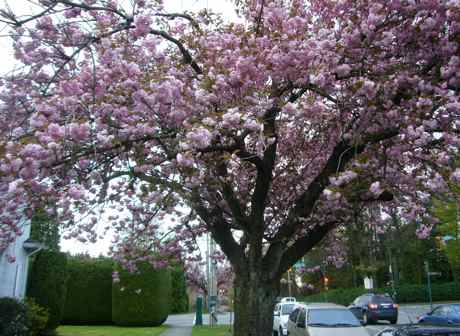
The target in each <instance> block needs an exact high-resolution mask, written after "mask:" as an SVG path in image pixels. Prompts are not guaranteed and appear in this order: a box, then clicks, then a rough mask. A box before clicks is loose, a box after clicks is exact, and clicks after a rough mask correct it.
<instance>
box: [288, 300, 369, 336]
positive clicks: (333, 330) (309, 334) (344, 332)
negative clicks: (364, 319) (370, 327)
mask: <svg viewBox="0 0 460 336" xmlns="http://www.w3.org/2000/svg"><path fill="white" fill-rule="evenodd" d="M287 331H288V335H289V336H331V335H332V336H369V334H368V332H367V331H366V329H365V328H364V327H363V326H362V325H361V323H360V322H359V321H358V319H357V318H356V317H355V316H354V315H353V314H352V313H351V312H350V311H349V310H348V309H347V307H344V306H340V305H336V304H332V303H309V304H308V305H297V306H296V307H295V308H294V310H293V311H292V313H291V314H290V315H289V320H288V323H287Z"/></svg>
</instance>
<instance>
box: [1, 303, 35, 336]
mask: <svg viewBox="0 0 460 336" xmlns="http://www.w3.org/2000/svg"><path fill="white" fill-rule="evenodd" d="M28 325H29V320H28V315H27V307H26V305H25V304H24V303H23V302H21V301H18V300H16V299H12V298H6V297H4V298H0V335H1V336H27V335H28V333H29V328H28Z"/></svg>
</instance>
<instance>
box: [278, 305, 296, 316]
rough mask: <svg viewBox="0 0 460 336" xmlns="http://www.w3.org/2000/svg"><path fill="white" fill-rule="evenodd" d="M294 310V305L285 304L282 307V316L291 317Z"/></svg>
mask: <svg viewBox="0 0 460 336" xmlns="http://www.w3.org/2000/svg"><path fill="white" fill-rule="evenodd" d="M293 309H294V304H285V305H282V306H281V315H289V314H290V313H291V312H292V310H293Z"/></svg>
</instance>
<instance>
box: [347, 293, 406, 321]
mask: <svg viewBox="0 0 460 336" xmlns="http://www.w3.org/2000/svg"><path fill="white" fill-rule="evenodd" d="M348 309H350V310H351V312H352V313H353V314H355V316H356V317H357V318H358V319H359V320H361V321H362V323H363V324H364V325H366V324H369V323H373V322H377V321H378V320H385V321H389V322H390V323H391V324H395V323H396V322H397V321H398V305H397V304H395V303H394V302H393V300H392V299H391V297H390V296H387V295H379V294H364V295H361V296H358V297H357V298H356V299H355V300H354V301H353V303H352V304H351V305H350V306H348Z"/></svg>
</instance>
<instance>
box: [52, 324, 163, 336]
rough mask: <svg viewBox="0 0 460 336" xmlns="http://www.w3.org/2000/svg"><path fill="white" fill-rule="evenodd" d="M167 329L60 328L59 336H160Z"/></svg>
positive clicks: (161, 327)
mask: <svg viewBox="0 0 460 336" xmlns="http://www.w3.org/2000/svg"><path fill="white" fill-rule="evenodd" d="M166 329H167V327H165V326H159V327H154V328H133V327H131V328H130V327H116V326H60V327H59V328H58V329H57V334H58V336H159V335H160V334H161V333H162V332H163V331H165V330H166Z"/></svg>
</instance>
